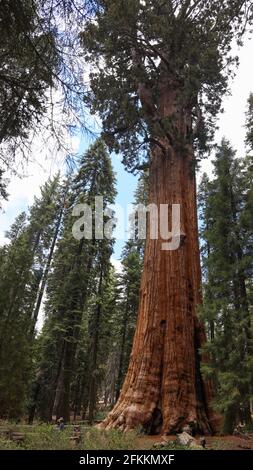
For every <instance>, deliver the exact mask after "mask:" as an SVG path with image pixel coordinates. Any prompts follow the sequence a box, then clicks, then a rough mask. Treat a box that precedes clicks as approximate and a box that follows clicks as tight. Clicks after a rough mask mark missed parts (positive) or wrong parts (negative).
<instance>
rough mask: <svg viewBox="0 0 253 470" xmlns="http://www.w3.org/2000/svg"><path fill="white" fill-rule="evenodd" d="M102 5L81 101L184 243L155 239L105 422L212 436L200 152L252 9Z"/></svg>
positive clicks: (88, 35) (89, 28) (239, 4)
mask: <svg viewBox="0 0 253 470" xmlns="http://www.w3.org/2000/svg"><path fill="white" fill-rule="evenodd" d="M95 3H96V5H97V7H98V13H97V14H96V16H95V20H94V19H93V20H91V21H88V22H87V25H86V26H85V28H84V32H83V34H82V35H81V38H82V42H83V46H84V50H85V54H86V59H87V61H89V62H90V63H92V65H93V70H92V73H91V76H90V93H87V97H86V101H87V103H88V104H89V106H90V108H91V110H92V111H93V112H94V113H98V114H99V116H100V117H101V119H102V123H103V130H104V135H105V138H106V139H107V142H108V144H109V145H110V147H111V148H113V149H115V150H116V151H121V152H122V154H123V160H124V163H125V165H126V167H127V168H128V169H129V170H132V171H136V169H138V167H139V166H140V164H141V166H142V164H143V163H144V164H149V178H150V185H149V186H150V193H149V202H150V203H153V204H156V205H158V207H160V204H166V203H167V204H169V207H170V208H171V207H172V204H173V203H176V204H180V206H181V232H180V233H181V235H180V240H181V244H180V247H179V249H177V250H170V251H165V250H164V251H163V250H161V243H162V241H163V240H162V239H161V237H160V236H159V239H158V240H152V239H150V238H149V235H148V239H147V243H146V250H145V260H144V270H143V276H142V283H141V294H140V306H139V316H138V322H137V328H136V334H135V339H134V345H133V350H132V355H131V361H130V365H129V370H128V373H127V376H126V379H125V382H124V386H123V388H122V391H121V394H120V397H119V400H118V403H117V405H116V406H115V408H114V410H113V411H112V412H111V413H110V415H109V417H108V419H107V420H106V421H105V422H104V424H103V425H104V426H105V427H106V428H111V427H120V428H122V429H123V428H124V429H126V430H128V429H131V428H134V427H136V426H138V425H144V426H145V425H148V427H150V425H151V426H152V423H153V421H156V423H157V428H159V429H160V428H161V426H162V432H164V433H170V432H177V431H178V430H180V429H182V427H183V426H184V425H185V424H187V423H191V424H192V425H193V426H194V427H195V428H197V429H198V430H201V431H203V432H210V430H211V425H210V418H211V415H210V410H209V409H208V402H209V398H210V389H209V387H208V386H207V385H206V384H205V383H203V381H202V378H201V375H200V358H199V354H198V350H199V347H200V345H201V344H202V343H203V341H204V339H205V335H204V331H203V326H202V325H200V324H199V321H198V319H197V316H196V311H197V308H198V305H199V304H200V303H201V297H200V259H199V248H198V230H197V215H196V185H195V177H194V148H196V146H198V148H199V150H200V153H201V152H203V151H204V150H205V149H206V145H207V140H208V137H210V135H211V134H212V121H213V118H214V117H215V116H216V114H217V111H218V109H219V108H220V104H221V98H222V95H223V93H224V91H225V90H226V88H227V78H228V76H227V67H225V65H228V69H229V70H230V68H231V67H230V66H231V64H232V63H233V62H234V61H233V58H232V57H231V54H230V50H231V41H232V40H233V39H234V38H237V39H239V38H241V34H242V33H243V31H244V29H245V28H244V26H245V21H244V12H245V10H244V7H246V9H247V7H249V10H248V9H247V12H249V16H250V7H251V3H250V2H247V1H246V2H245V1H234V2H233V5H232V4H231V2H230V1H225V2H222V3H221V2H219V1H212V2H206V1H204V0H203V1H202V0H200V1H198V2H194V3H191V2H190V1H186V2H185V1H180V2H177V1H169V2H157V1H154V0H149V1H146V2H145V3H144V2H141V1H139V0H130V1H127V2H125V1H124V2H123V1H122V2H118V1H115V0H110V1H97V2H95ZM101 63H103V68H101V66H100V65H101ZM204 108H205V113H203V112H201V111H203V109H204ZM204 114H205V119H204V117H203V116H204ZM170 215H171V209H170V210H169V216H170ZM170 219H171V217H170ZM144 339H145V341H144ZM196 384H197V385H196ZM157 416H159V417H160V419H158V418H157Z"/></svg>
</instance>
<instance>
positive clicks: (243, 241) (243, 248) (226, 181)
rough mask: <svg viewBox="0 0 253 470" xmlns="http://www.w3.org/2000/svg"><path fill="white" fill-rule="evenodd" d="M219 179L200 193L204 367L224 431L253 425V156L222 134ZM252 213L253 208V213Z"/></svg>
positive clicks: (205, 184)
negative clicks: (236, 149)
mask: <svg viewBox="0 0 253 470" xmlns="http://www.w3.org/2000/svg"><path fill="white" fill-rule="evenodd" d="M213 163H214V179H213V180H211V181H210V180H209V179H208V177H207V176H206V175H204V176H203V178H202V183H201V186H200V193H199V206H200V217H201V240H202V244H201V248H202V262H203V273H204V277H203V290H204V305H203V309H202V313H201V315H202V317H203V318H204V320H205V322H206V324H207V331H208V342H207V345H206V350H207V351H208V352H209V356H210V362H209V363H208V364H207V365H203V371H204V372H205V374H206V375H207V376H208V377H212V378H213V380H214V383H215V385H216V397H215V406H216V408H217V409H218V410H219V411H220V412H222V413H223V414H224V417H225V421H224V431H226V432H232V431H233V428H234V426H235V425H236V424H238V423H239V422H244V423H246V424H247V425H252V419H251V415H250V403H251V400H252V383H253V375H252V370H253V369H252V364H253V340H252V333H253V331H252V315H253V310H252V287H253V286H252V269H253V251H252V235H253V232H252V221H251V219H252V217H250V215H249V214H250V211H251V208H252V206H251V202H252V157H247V158H245V159H238V158H236V156H235V152H234V151H233V149H232V148H231V146H230V144H229V142H227V141H226V140H225V139H223V141H222V143H221V145H220V146H219V147H218V150H217V153H216V156H215V160H214V162H213ZM251 214H252V212H251Z"/></svg>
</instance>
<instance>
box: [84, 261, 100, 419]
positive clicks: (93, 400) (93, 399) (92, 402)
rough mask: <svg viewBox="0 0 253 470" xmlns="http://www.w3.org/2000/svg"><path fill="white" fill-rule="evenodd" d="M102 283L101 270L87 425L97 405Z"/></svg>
mask: <svg viewBox="0 0 253 470" xmlns="http://www.w3.org/2000/svg"><path fill="white" fill-rule="evenodd" d="M102 282H103V270H102V269H101V271H100V278H99V285H98V296H99V301H98V305H97V308H96V315H95V322H94V334H93V341H92V352H91V366H90V384H89V413H88V421H89V423H90V424H91V423H93V422H94V411H95V408H96V404H97V385H98V384H97V365H98V364H97V358H98V347H99V344H98V343H99V330H100V322H101V293H102Z"/></svg>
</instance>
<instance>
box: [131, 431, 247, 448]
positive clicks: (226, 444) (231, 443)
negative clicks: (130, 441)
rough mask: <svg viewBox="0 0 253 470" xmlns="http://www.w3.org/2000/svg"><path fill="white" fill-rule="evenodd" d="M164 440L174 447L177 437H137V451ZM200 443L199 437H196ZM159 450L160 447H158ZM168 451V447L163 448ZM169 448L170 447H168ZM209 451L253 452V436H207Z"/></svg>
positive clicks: (151, 446)
mask: <svg viewBox="0 0 253 470" xmlns="http://www.w3.org/2000/svg"><path fill="white" fill-rule="evenodd" d="M164 440H166V441H170V442H171V443H172V445H173V442H174V441H175V436H165V438H164V437H162V436H141V437H137V439H136V442H137V445H138V447H137V449H152V448H153V447H154V445H155V446H156V445H157V446H158V444H159V443H160V442H163V441H164ZM196 441H197V442H199V437H198V436H197V437H196ZM158 448H159V447H158ZM163 448H164V449H166V448H167V447H163ZM168 448H169V445H168ZM206 449H207V450H253V434H245V436H242V437H239V436H207V437H206Z"/></svg>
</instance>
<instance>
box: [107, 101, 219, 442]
mask: <svg viewBox="0 0 253 470" xmlns="http://www.w3.org/2000/svg"><path fill="white" fill-rule="evenodd" d="M176 103H177V95H176V93H174V92H172V93H167V92H165V93H164V92H163V93H162V92H161V102H160V109H159V113H160V116H161V115H162V117H173V120H174V122H176V124H175V128H177V131H178V134H180V135H183V136H185V137H186V135H187V132H188V131H189V127H188V126H189V119H190V118H189V115H188V117H187V113H186V111H185V109H184V108H183V107H180V106H178V105H177V104H176ZM175 132H176V131H175V129H174V135H175ZM155 140H156V142H157V143H155V144H154V145H153V146H152V155H151V164H150V197H149V202H150V203H153V204H156V205H157V206H158V208H159V207H160V204H168V206H169V209H168V211H169V221H171V211H172V209H171V208H172V204H180V207H181V242H180V246H179V248H178V249H176V250H168V251H166V250H163V249H162V243H163V242H164V240H163V239H162V238H161V235H160V233H159V238H158V239H157V240H153V239H150V234H149V233H147V240H146V249H145V259H144V270H143V275H142V283H141V292H140V307H139V315H138V321H137V327H136V332H135V337H134V344H133V350H132V354H131V358H130V364H129V369H128V372H127V375H126V379H125V382H124V385H123V388H122V390H121V394H120V397H119V400H118V402H117V404H116V405H115V407H114V409H113V410H112V411H111V412H110V414H109V415H108V417H107V419H106V420H105V421H104V422H103V423H102V426H103V427H105V428H106V429H110V428H112V427H119V428H120V429H124V430H129V429H132V428H135V427H137V426H139V425H142V426H143V427H144V429H146V431H148V432H151V433H159V432H162V433H164V434H169V433H175V432H178V431H180V430H181V429H182V427H183V426H184V425H186V424H191V425H193V426H194V427H195V429H196V430H198V431H201V432H205V433H209V432H211V431H212V429H211V424H210V414H209V408H208V402H209V399H210V392H209V387H208V386H207V385H205V384H204V383H203V380H202V377H201V374H200V356H199V348H200V347H201V345H202V344H203V341H204V339H205V334H204V330H203V326H202V325H201V324H200V323H199V321H198V319H197V308H198V305H199V304H200V303H201V293H200V281H201V274H200V256H199V246H198V227H197V210H196V185H195V172H194V165H193V149H192V146H191V145H190V144H189V143H188V144H187V145H180V144H179V142H175V144H173V145H171V143H170V142H169V139H168V138H167V137H162V138H161V137H157V136H156V137H155V139H153V142H154V141H155ZM159 219H160V215H159Z"/></svg>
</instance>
